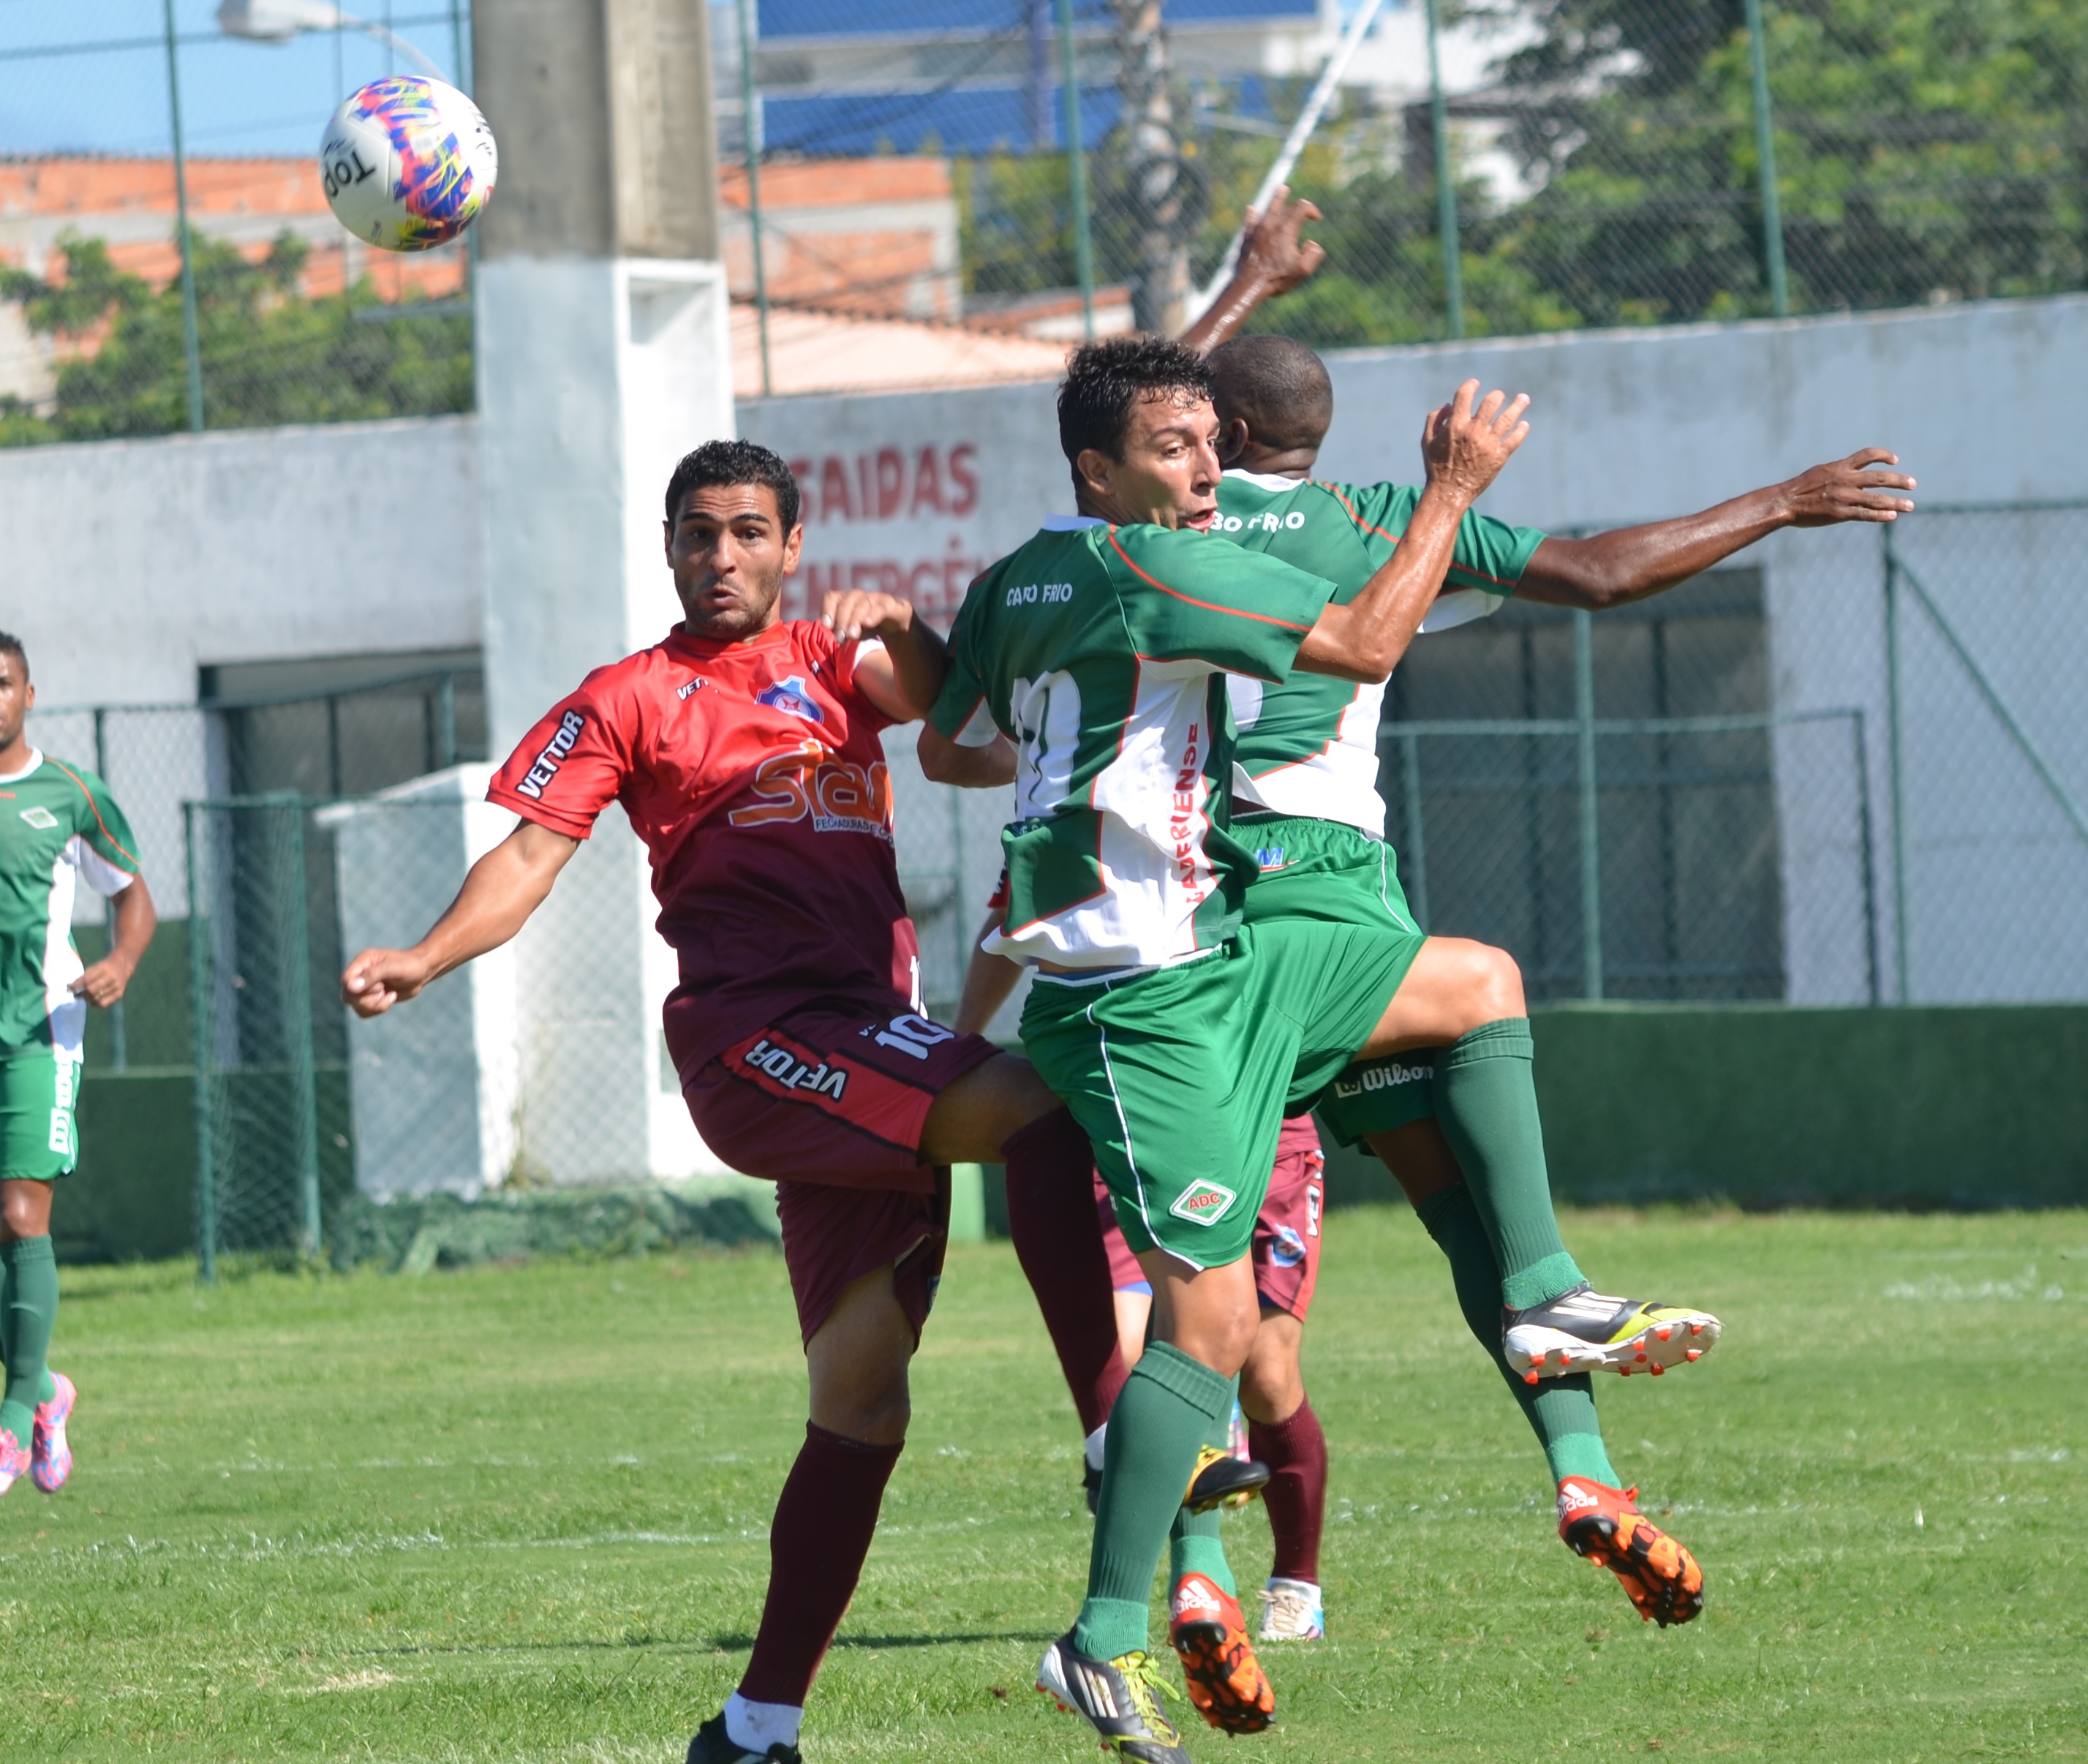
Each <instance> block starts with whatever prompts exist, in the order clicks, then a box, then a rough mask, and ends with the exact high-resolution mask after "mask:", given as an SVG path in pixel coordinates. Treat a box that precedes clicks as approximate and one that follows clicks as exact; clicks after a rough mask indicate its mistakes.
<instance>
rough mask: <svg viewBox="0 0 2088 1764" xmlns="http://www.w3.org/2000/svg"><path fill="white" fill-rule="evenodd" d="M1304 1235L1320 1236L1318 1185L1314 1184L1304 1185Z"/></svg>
mask: <svg viewBox="0 0 2088 1764" xmlns="http://www.w3.org/2000/svg"><path fill="white" fill-rule="evenodd" d="M1305 1235H1307V1237H1317V1236H1318V1235H1320V1184H1318V1183H1316V1182H1308V1183H1307V1184H1305Z"/></svg>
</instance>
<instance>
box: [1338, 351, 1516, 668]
mask: <svg viewBox="0 0 2088 1764" xmlns="http://www.w3.org/2000/svg"><path fill="white" fill-rule="evenodd" d="M1478 392H1479V383H1478V381H1477V380H1475V379H1468V380H1466V381H1465V383H1464V384H1463V385H1461V386H1460V387H1458V388H1457V395H1456V396H1454V397H1453V398H1452V399H1451V400H1450V402H1449V403H1448V404H1447V405H1444V406H1443V408H1442V409H1440V410H1435V411H1431V413H1429V416H1428V419H1427V422H1426V423H1425V424H1423V428H1422V436H1421V454H1422V459H1423V462H1424V463H1425V465H1427V472H1428V484H1427V489H1425V490H1423V492H1422V493H1421V500H1420V502H1419V503H1418V504H1417V505H1416V506H1415V507H1414V518H1413V519H1412V520H1410V521H1409V522H1408V523H1407V526H1406V532H1405V533H1403V534H1402V535H1401V537H1400V542H1399V545H1398V548H1397V550H1395V551H1394V552H1393V554H1392V557H1391V558H1390V559H1389V560H1388V562H1387V563H1385V564H1384V567H1383V568H1381V569H1380V570H1379V571H1378V572H1377V573H1376V575H1375V576H1372V577H1371V579H1370V580H1369V581H1368V582H1367V584H1364V586H1363V589H1362V591H1361V592H1360V593H1358V594H1357V596H1356V597H1355V598H1354V600H1352V601H1350V602H1349V603H1348V604H1347V605H1346V606H1328V607H1326V608H1325V609H1324V610H1323V611H1322V612H1321V613H1320V616H1319V618H1318V619H1316V621H1315V622H1314V623H1313V626H1312V628H1311V630H1310V631H1309V632H1307V633H1306V635H1305V640H1304V642H1303V643H1302V644H1299V649H1298V662H1297V665H1298V666H1299V668H1300V669H1302V670H1304V671H1305V672H1306V673H1307V674H1333V675H1334V676H1335V677H1336V678H1337V679H1344V680H1369V681H1373V682H1375V681H1379V680H1383V679H1386V678H1387V677H1388V676H1389V675H1390V674H1391V672H1392V670H1393V667H1394V666H1397V663H1398V661H1399V658H1400V657H1401V656H1402V655H1404V654H1405V653H1406V646H1407V644H1410V642H1412V641H1413V640H1414V632H1416V631H1418V629H1419V628H1420V626H1421V621H1422V619H1423V618H1424V617H1425V616H1426V615H1427V611H1428V608H1429V606H1430V604H1431V602H1433V601H1434V600H1435V596H1436V593H1437V592H1438V590H1440V589H1441V587H1442V585H1443V579H1444V576H1445V575H1446V574H1448V571H1449V567H1450V556H1451V552H1452V550H1453V547H1454V546H1455V545H1456V543H1457V524H1458V522H1460V521H1461V520H1463V519H1464V518H1465V513H1466V512H1467V511H1468V510H1469V509H1470V507H1471V506H1472V504H1473V503H1474V502H1476V501H1477V500H1478V498H1479V495H1480V493H1481V492H1482V491H1483V490H1485V489H1486V487H1487V486H1488V485H1489V484H1491V483H1492V482H1493V481H1494V479H1495V477H1497V476H1498V475H1499V474H1500V469H1501V468H1502V467H1503V466H1504V465H1507V464H1508V456H1510V455H1511V454H1513V452H1515V450H1516V449H1517V447H1521V445H1522V443H1523V441H1524V439H1525V437H1526V436H1527V435H1529V433H1530V425H1529V424H1528V423H1527V422H1524V421H1523V420H1522V413H1523V412H1524V411H1525V410H1526V409H1529V408H1530V399H1529V397H1528V396H1527V395H1526V394H1524V393H1520V392H1518V393H1517V395H1516V396H1515V397H1514V398H1513V399H1511V398H1509V397H1508V395H1507V394H1506V393H1505V392H1488V393H1487V396H1485V397H1484V398H1483V399H1482V398H1480V397H1479V396H1478Z"/></svg>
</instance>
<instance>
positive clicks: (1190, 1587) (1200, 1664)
mask: <svg viewBox="0 0 2088 1764" xmlns="http://www.w3.org/2000/svg"><path fill="white" fill-rule="evenodd" d="M1168 1611H1169V1612H1170V1622H1169V1624H1168V1629H1167V1638H1168V1640H1170V1642H1173V1643H1174V1654H1175V1657H1176V1658H1177V1659H1179V1660H1180V1661H1181V1662H1182V1676H1183V1677H1184V1678H1185V1679H1187V1681H1188V1683H1189V1701H1190V1702H1192V1703H1194V1704H1195V1705H1196V1711H1197V1713H1198V1714H1199V1715H1202V1716H1203V1718H1204V1719H1205V1720H1206V1721H1208V1722H1209V1723H1210V1724H1211V1725H1212V1726H1213V1727H1214V1728H1217V1730H1218V1732H1221V1733H1260V1732H1262V1731H1263V1729H1264V1728H1267V1727H1268V1726H1269V1723H1272V1722H1273V1721H1274V1720H1275V1719H1276V1689H1275V1687H1274V1686H1273V1685H1271V1684H1270V1683H1269V1675H1268V1674H1267V1673H1265V1672H1263V1671H1262V1669H1261V1662H1260V1660H1258V1659H1256V1658H1255V1657H1254V1644H1253V1643H1252V1642H1250V1641H1248V1640H1247V1618H1246V1616H1244V1614H1243V1612H1241V1610H1240V1608H1239V1600H1238V1599H1235V1598H1234V1597H1233V1595H1231V1594H1230V1593H1229V1592H1226V1591H1225V1590H1224V1589H1223V1588H1222V1587H1221V1586H1219V1585H1218V1584H1217V1582H1215V1581H1213V1579H1211V1578H1210V1577H1209V1575H1206V1574H1184V1575H1183V1577H1182V1578H1180V1579H1179V1580H1178V1581H1176V1582H1174V1597H1173V1598H1172V1599H1169V1600H1168Z"/></svg>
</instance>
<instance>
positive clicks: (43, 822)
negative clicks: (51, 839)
mask: <svg viewBox="0 0 2088 1764" xmlns="http://www.w3.org/2000/svg"><path fill="white" fill-rule="evenodd" d="M22 819H23V820H25V821H27V822H28V824H30V825H31V826H32V827H33V828H36V831H37V832H38V833H49V831H50V830H51V828H53V827H55V826H57V825H58V816H55V815H53V813H52V812H51V811H49V809H48V808H45V807H44V806H43V804H42V803H38V804H37V805H36V807H34V808H25V809H24V810H23V811H22Z"/></svg>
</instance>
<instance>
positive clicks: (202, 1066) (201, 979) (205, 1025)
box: [182, 803, 217, 1281]
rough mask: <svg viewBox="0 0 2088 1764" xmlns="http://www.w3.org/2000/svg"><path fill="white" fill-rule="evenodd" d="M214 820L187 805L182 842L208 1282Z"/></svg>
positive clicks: (202, 1261)
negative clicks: (202, 858) (210, 849)
mask: <svg viewBox="0 0 2088 1764" xmlns="http://www.w3.org/2000/svg"><path fill="white" fill-rule="evenodd" d="M208 828H209V822H208V820H207V819H206V818H205V811H204V808H203V804H202V803H182V833H183V835H184V838H183V841H182V843H183V844H184V845H185V846H186V848H187V852H188V864H189V1030H190V1034H192V1035H193V1036H194V1037H195V1048H194V1049H193V1050H192V1058H193V1060H194V1064H193V1065H192V1067H191V1068H190V1069H191V1071H192V1072H193V1073H194V1074H195V1077H194V1080H193V1090H192V1094H193V1096H194V1098H195V1184H196V1263H197V1271H198V1272H199V1274H201V1275H202V1277H203V1279H205V1280H206V1281H214V1280H216V1278H217V1161H216V1145H215V1143H214V1139H215V1136H214V1134H213V1133H212V1122H211V1081H210V1057H211V1051H212V1047H214V1046H215V1042H214V1039H213V1036H212V1013H211V962H210V940H211V937H212V928H211V919H210V914H209V912H208V910H207V909H206V907H205V906H204V904H203V902H204V896H203V866H202V864H201V863H199V861H198V857H197V853H198V850H199V847H200V846H201V845H202V843H203V839H204V837H206V836H207V833H208Z"/></svg>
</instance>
